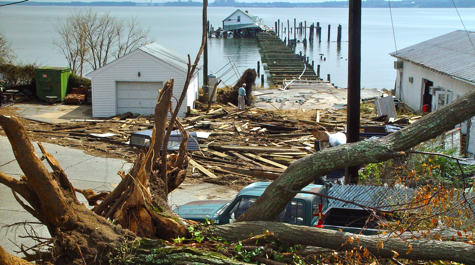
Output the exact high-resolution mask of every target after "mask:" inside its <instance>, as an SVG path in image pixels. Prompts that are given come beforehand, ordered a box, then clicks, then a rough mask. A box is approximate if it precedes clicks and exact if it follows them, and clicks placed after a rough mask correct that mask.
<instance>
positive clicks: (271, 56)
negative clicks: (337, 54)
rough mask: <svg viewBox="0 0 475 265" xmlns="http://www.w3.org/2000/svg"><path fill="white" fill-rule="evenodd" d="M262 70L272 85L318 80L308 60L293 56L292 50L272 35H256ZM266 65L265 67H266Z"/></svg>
mask: <svg viewBox="0 0 475 265" xmlns="http://www.w3.org/2000/svg"><path fill="white" fill-rule="evenodd" d="M256 38H257V41H258V43H259V47H260V49H261V50H260V53H261V60H262V63H263V66H264V69H266V70H268V71H269V73H270V76H268V77H269V79H268V80H271V81H272V83H273V85H282V82H283V80H284V79H286V80H289V79H290V80H292V79H300V80H320V78H319V77H318V76H317V74H316V73H315V70H314V68H313V66H312V65H313V62H309V61H308V58H305V56H301V55H298V54H294V52H293V50H292V48H290V47H287V45H285V43H284V42H283V41H282V40H281V39H280V38H279V37H278V36H277V35H276V34H275V33H274V32H272V31H271V32H265V33H259V34H257V35H256ZM266 65H267V66H266Z"/></svg>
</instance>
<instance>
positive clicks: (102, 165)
mask: <svg viewBox="0 0 475 265" xmlns="http://www.w3.org/2000/svg"><path fill="white" fill-rule="evenodd" d="M43 146H44V147H45V148H46V151H47V152H48V153H50V154H52V155H53V156H54V157H55V158H56V160H58V162H59V163H60V165H61V166H62V168H63V169H64V171H65V172H66V174H67V175H68V178H69V180H70V181H71V183H72V184H73V186H74V187H76V188H79V189H85V188H89V189H92V190H94V191H96V192H98V191H104V190H106V191H110V190H112V189H114V187H115V186H116V185H117V184H118V183H119V182H120V177H119V176H118V175H117V171H119V170H123V171H128V170H129V169H130V168H131V166H132V164H130V163H126V162H125V161H123V160H120V159H112V158H100V157H94V156H90V155H87V154H85V153H84V152H83V151H81V150H76V149H71V148H67V147H62V146H59V145H54V144H48V143H43ZM35 149H36V152H37V154H38V155H39V156H41V152H40V150H39V148H38V147H37V146H35ZM45 165H46V166H47V168H48V169H50V170H51V168H50V167H49V165H48V164H47V163H46V162H45ZM0 171H1V172H3V173H6V174H8V175H10V176H12V177H15V178H20V176H21V175H22V171H21V169H20V167H19V166H18V164H17V162H16V160H15V157H14V155H13V151H12V149H11V146H10V143H9V142H8V139H7V138H6V137H2V136H0ZM236 193H237V192H236V191H233V190H229V189H227V188H226V187H223V186H220V185H214V184H209V183H203V184H187V183H186V182H185V183H183V184H182V185H181V186H180V187H179V188H178V189H177V190H176V191H174V192H172V193H171V194H170V195H169V203H170V205H171V206H172V207H174V206H179V205H182V204H184V203H187V202H189V201H195V200H209V199H231V198H233V197H234V196H235V195H236ZM78 199H79V200H80V201H81V202H84V203H86V200H85V199H84V197H83V196H82V195H81V194H78ZM86 205H87V203H86ZM25 221H28V222H37V220H36V219H35V218H34V217H32V216H31V215H30V214H29V213H27V212H26V211H25V210H24V209H23V208H22V207H21V206H20V205H19V204H18V202H17V201H16V200H15V198H14V197H13V195H12V192H11V190H10V189H9V188H7V187H6V186H4V185H2V184H0V245H1V246H2V247H3V248H4V249H5V250H6V251H8V252H10V253H12V254H14V251H15V250H18V248H17V247H16V246H15V244H26V245H28V246H31V245H32V241H31V240H29V239H22V238H21V237H22V236H25V235H26V234H27V232H26V231H25V227H26V228H27V230H28V231H30V232H31V231H32V230H31V229H30V226H23V225H21V226H15V227H11V228H6V227H4V226H5V225H11V224H14V223H19V222H25ZM33 228H34V229H35V232H36V233H38V234H39V235H40V236H43V237H49V233H48V231H47V230H46V229H45V227H44V226H42V225H39V224H38V225H33Z"/></svg>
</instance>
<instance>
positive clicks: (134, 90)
mask: <svg viewBox="0 0 475 265" xmlns="http://www.w3.org/2000/svg"><path fill="white" fill-rule="evenodd" d="M162 87H163V82H117V114H123V113H126V112H132V113H138V114H142V115H150V114H153V113H155V104H156V103H157V97H158V91H159V90H160V89H161V88H162Z"/></svg>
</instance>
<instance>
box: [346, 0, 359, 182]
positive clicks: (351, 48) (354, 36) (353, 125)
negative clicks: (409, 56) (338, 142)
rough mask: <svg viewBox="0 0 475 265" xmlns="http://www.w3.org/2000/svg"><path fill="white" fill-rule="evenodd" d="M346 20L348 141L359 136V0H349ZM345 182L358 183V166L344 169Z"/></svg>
mask: <svg viewBox="0 0 475 265" xmlns="http://www.w3.org/2000/svg"><path fill="white" fill-rule="evenodd" d="M348 17H349V21H348V42H349V43H348V96H347V98H348V99H347V127H346V131H347V132H346V135H347V138H348V141H347V142H348V143H355V142H357V141H359V138H360V100H361V91H360V89H361V0H350V5H349V16H348ZM345 171H346V172H345V183H347V184H358V166H354V167H348V168H346V170H345Z"/></svg>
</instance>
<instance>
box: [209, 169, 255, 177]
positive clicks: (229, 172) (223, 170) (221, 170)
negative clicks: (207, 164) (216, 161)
mask: <svg viewBox="0 0 475 265" xmlns="http://www.w3.org/2000/svg"><path fill="white" fill-rule="evenodd" d="M213 170H216V171H220V172H223V173H228V174H233V175H238V176H243V177H252V176H250V175H246V174H241V173H237V172H232V171H229V170H225V169H222V168H220V167H213Z"/></svg>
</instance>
